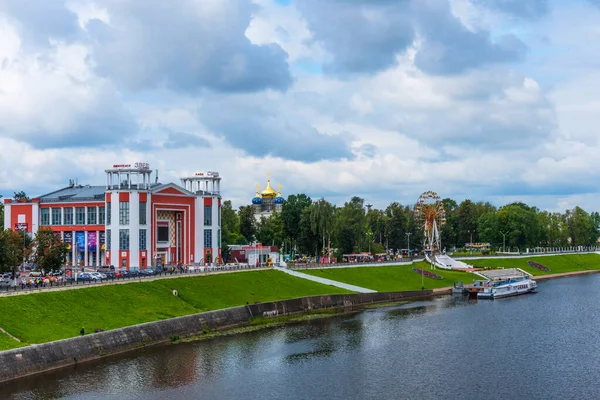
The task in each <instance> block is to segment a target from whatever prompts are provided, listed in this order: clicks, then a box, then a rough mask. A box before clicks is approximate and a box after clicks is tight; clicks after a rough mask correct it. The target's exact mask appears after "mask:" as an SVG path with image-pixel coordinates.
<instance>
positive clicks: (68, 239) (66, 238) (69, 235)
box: [62, 232, 73, 250]
mask: <svg viewBox="0 0 600 400" xmlns="http://www.w3.org/2000/svg"><path fill="white" fill-rule="evenodd" d="M62 240H63V242H64V243H65V244H66V245H67V249H69V250H71V249H72V248H73V232H63V239H62Z"/></svg>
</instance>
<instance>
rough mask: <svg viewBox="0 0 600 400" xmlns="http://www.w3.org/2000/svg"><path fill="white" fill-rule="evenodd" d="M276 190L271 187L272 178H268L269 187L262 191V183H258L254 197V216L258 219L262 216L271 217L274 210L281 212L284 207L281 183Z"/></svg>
mask: <svg viewBox="0 0 600 400" xmlns="http://www.w3.org/2000/svg"><path fill="white" fill-rule="evenodd" d="M277 189H278V191H277V192H276V191H275V190H274V189H273V188H272V187H271V179H270V178H269V179H268V180H267V187H266V188H265V189H264V190H263V191H261V190H260V185H258V184H257V185H256V195H255V196H254V198H253V199H252V206H253V207H254V216H255V218H256V220H257V221H260V219H261V217H265V218H269V217H270V216H271V214H273V212H281V210H282V209H283V203H284V201H285V200H284V198H283V197H282V196H281V185H277Z"/></svg>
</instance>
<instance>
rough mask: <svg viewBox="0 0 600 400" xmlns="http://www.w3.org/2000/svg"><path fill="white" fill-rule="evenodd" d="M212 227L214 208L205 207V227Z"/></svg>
mask: <svg viewBox="0 0 600 400" xmlns="http://www.w3.org/2000/svg"><path fill="white" fill-rule="evenodd" d="M211 225H212V206H204V226H211Z"/></svg>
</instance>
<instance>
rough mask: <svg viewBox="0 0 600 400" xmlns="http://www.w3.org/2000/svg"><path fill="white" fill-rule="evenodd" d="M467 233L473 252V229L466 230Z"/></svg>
mask: <svg viewBox="0 0 600 400" xmlns="http://www.w3.org/2000/svg"><path fill="white" fill-rule="evenodd" d="M467 232H469V235H471V251H473V234H474V233H475V229H473V230H472V231H471V230H468V231H467Z"/></svg>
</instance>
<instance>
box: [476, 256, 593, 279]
mask: <svg viewBox="0 0 600 400" xmlns="http://www.w3.org/2000/svg"><path fill="white" fill-rule="evenodd" d="M527 261H534V262H536V263H538V264H541V265H543V266H544V267H547V268H550V270H551V271H550V272H545V271H540V270H539V269H536V268H533V267H530V266H529V265H528V264H527ZM464 262H466V263H468V264H471V265H473V266H475V267H504V268H521V269H523V270H524V271H527V272H529V273H530V274H532V275H547V274H559V273H563V272H573V271H584V270H588V269H600V254H595V253H590V254H567V255H553V256H544V257H527V258H495V259H476V260H464Z"/></svg>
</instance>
